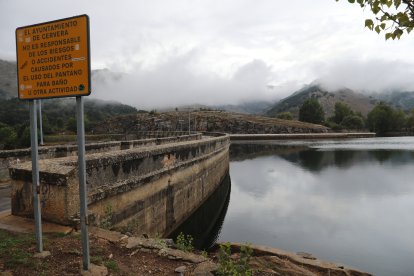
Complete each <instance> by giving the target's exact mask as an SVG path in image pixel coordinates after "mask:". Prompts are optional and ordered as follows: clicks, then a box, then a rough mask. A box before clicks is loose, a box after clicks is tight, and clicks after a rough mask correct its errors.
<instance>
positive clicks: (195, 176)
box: [9, 134, 230, 236]
mask: <svg viewBox="0 0 414 276" xmlns="http://www.w3.org/2000/svg"><path fill="white" fill-rule="evenodd" d="M229 145H230V138H229V136H228V135H224V134H210V135H201V134H192V135H187V136H178V137H169V138H154V139H145V140H129V141H122V142H108V143H102V144H98V143H97V144H94V145H89V150H88V146H87V155H86V172H87V188H88V209H89V214H88V223H89V225H96V226H103V227H108V226H111V227H115V228H117V229H121V230H124V231H128V232H131V233H134V234H144V233H145V234H147V235H150V236H156V235H160V236H167V235H169V234H170V233H171V232H172V231H174V230H175V229H176V228H177V227H178V226H179V225H180V224H181V223H182V222H183V221H184V220H186V219H187V218H188V217H189V216H190V215H191V214H192V213H193V212H194V211H195V210H196V209H197V208H198V207H199V206H200V205H201V204H202V203H203V202H204V201H205V200H206V199H207V198H208V197H209V196H210V195H211V194H212V193H213V192H214V191H215V190H216V189H217V187H218V186H219V185H220V183H221V182H222V180H223V179H224V178H225V177H226V175H227V173H228V170H229ZM68 149H69V148H68ZM53 152H54V150H53V147H51V148H50V149H49V150H48V155H46V158H45V159H42V160H40V162H39V165H40V182H41V183H40V185H41V190H40V200H41V208H42V218H43V219H44V220H47V221H51V222H55V223H59V224H64V225H77V224H78V221H79V185H78V182H79V181H78V172H77V171H78V167H77V162H76V156H73V154H72V152H73V151H72V150H68V151H67V154H65V153H64V151H63V150H60V151H59V156H63V157H57V156H53V154H52V153H53ZM49 156H51V157H56V158H48V157H49ZM9 173H10V178H11V186H12V187H11V190H12V192H11V193H12V204H11V205H12V208H11V209H12V214H13V215H17V216H27V217H31V216H33V205H32V183H31V182H32V180H31V179H32V178H31V174H32V172H31V163H30V162H21V163H16V164H14V165H12V166H11V167H10V169H9Z"/></svg>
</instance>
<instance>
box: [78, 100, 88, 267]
mask: <svg viewBox="0 0 414 276" xmlns="http://www.w3.org/2000/svg"><path fill="white" fill-rule="evenodd" d="M76 121H77V132H78V166H79V195H80V223H81V231H82V252H83V256H82V259H83V269H84V270H88V269H89V264H90V259H89V236H88V205H87V190H86V163H85V125H84V114H83V97H81V96H78V97H76Z"/></svg>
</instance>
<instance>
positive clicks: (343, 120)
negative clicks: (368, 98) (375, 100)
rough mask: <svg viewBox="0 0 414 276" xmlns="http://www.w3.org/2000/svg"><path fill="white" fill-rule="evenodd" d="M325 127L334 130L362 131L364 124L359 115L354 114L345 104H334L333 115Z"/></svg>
mask: <svg viewBox="0 0 414 276" xmlns="http://www.w3.org/2000/svg"><path fill="white" fill-rule="evenodd" d="M327 125H328V126H329V127H331V128H332V129H334V130H340V129H344V128H345V129H362V128H364V125H365V122H364V119H363V117H362V115H361V114H360V113H355V111H353V110H352V109H351V107H350V106H349V105H347V104H345V103H342V102H337V103H335V111H334V115H333V116H332V117H330V118H329V119H328V122H327Z"/></svg>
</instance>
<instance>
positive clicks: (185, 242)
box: [175, 232, 194, 252]
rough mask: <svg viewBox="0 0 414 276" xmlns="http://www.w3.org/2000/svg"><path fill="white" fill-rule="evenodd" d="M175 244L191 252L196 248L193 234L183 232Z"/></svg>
mask: <svg viewBox="0 0 414 276" xmlns="http://www.w3.org/2000/svg"><path fill="white" fill-rule="evenodd" d="M175 245H176V246H177V248H178V249H179V250H182V251H186V252H191V251H193V250H194V246H193V237H192V236H191V235H185V234H184V233H183V232H181V233H180V234H179V235H178V236H177V239H176V241H175Z"/></svg>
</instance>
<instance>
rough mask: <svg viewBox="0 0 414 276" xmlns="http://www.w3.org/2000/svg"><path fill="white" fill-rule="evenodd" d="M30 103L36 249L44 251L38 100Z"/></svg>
mask: <svg viewBox="0 0 414 276" xmlns="http://www.w3.org/2000/svg"><path fill="white" fill-rule="evenodd" d="M29 105H30V144H31V147H32V192H33V213H34V218H35V230H36V250H37V251H38V252H42V251H43V241H42V215H41V212H40V204H39V195H40V183H39V153H38V151H37V116H36V112H37V111H36V100H32V101H30V103H29Z"/></svg>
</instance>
